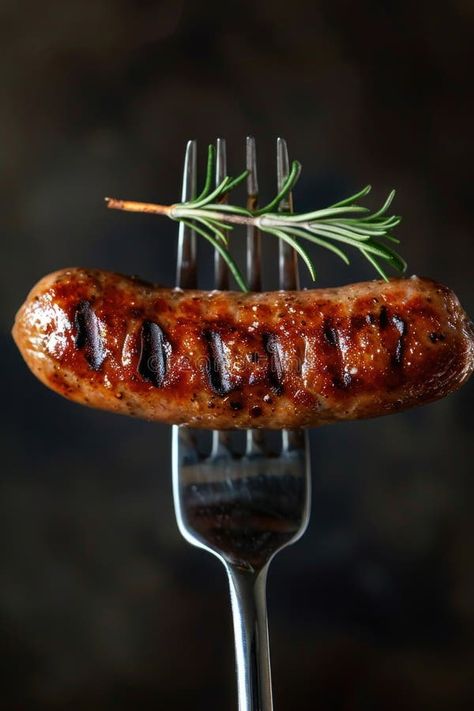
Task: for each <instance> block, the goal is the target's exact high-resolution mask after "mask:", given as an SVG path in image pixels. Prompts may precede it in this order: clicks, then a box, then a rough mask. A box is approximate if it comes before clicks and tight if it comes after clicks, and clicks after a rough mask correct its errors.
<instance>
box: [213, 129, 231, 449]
mask: <svg viewBox="0 0 474 711" xmlns="http://www.w3.org/2000/svg"><path fill="white" fill-rule="evenodd" d="M226 175H227V150H226V143H225V138H218V139H217V142H216V175H215V183H216V186H217V185H219V183H221V182H222V181H223V180H224V178H225V177H226ZM226 202H227V201H226ZM214 279H215V287H216V289H220V290H226V289H228V288H229V269H228V267H227V264H226V263H225V262H224V260H223V259H222V257H221V255H220V254H219V253H218V252H217V251H216V252H215V256H214ZM229 443H230V437H229V433H228V432H224V431H218V430H214V431H213V432H212V450H211V457H229V456H231V455H230V451H229Z"/></svg>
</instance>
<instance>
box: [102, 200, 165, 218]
mask: <svg viewBox="0 0 474 711" xmlns="http://www.w3.org/2000/svg"><path fill="white" fill-rule="evenodd" d="M105 202H106V203H107V207H108V208H110V209H111V210H125V212H148V213H150V214H153V215H167V216H171V215H170V213H171V209H172V207H173V206H172V205H155V204H154V203H152V202H135V201H134V200H117V199H116V198H109V197H107V198H105Z"/></svg>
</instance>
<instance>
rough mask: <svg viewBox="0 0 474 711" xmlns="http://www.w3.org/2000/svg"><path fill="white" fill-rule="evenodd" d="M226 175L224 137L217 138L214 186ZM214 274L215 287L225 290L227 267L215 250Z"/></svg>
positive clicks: (226, 287) (226, 285)
mask: <svg viewBox="0 0 474 711" xmlns="http://www.w3.org/2000/svg"><path fill="white" fill-rule="evenodd" d="M226 175H227V150H226V143H225V138H218V139H217V142H216V176H215V181H216V187H217V186H218V185H219V183H221V182H222V181H223V180H224V178H225V177H226ZM222 202H227V199H224V200H223V201H222ZM214 275H215V284H216V289H220V290H222V291H225V290H226V289H228V288H229V268H228V267H227V264H226V263H225V262H224V260H223V259H222V257H221V255H220V254H219V252H217V251H216V252H215V256H214Z"/></svg>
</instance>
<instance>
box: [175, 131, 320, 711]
mask: <svg viewBox="0 0 474 711" xmlns="http://www.w3.org/2000/svg"><path fill="white" fill-rule="evenodd" d="M246 156H247V168H248V169H249V171H250V173H249V177H248V180H247V196H248V198H247V199H248V205H249V206H251V207H255V206H256V204H257V199H258V184H257V170H256V149H255V140H254V139H253V138H251V137H249V138H247V152H246ZM216 162H217V169H216V182H220V181H221V180H222V178H223V177H224V175H225V174H226V172H227V171H226V154H225V142H224V141H223V140H222V139H219V140H218V141H217V161H216ZM288 166H289V161H288V152H287V148H286V143H285V141H284V140H282V139H278V143H277V174H278V187H280V186H281V184H282V182H283V180H284V178H285V177H286V175H287V174H288V169H289V167H288ZM195 187H196V143H195V142H194V141H190V142H189V143H188V145H187V148H186V155H185V161H184V178H183V191H182V199H183V200H188V199H190V198H191V197H192V196H193V195H194V194H195ZM290 208H291V198H290V202H288V203H286V204H285V205H282V206H281V207H280V209H290ZM247 247H248V250H247V254H248V264H247V272H248V279H249V283H250V286H251V288H252V289H253V290H260V288H261V273H260V271H261V270H260V264H261V258H260V235H258V234H255V232H254V231H253V230H252V228H249V231H248V234H247ZM217 256H219V255H217ZM215 271H216V282H217V287H218V288H220V289H222V288H228V275H227V273H226V270H225V269H224V265H223V264H222V262H221V261H220V258H219V259H216V264H215ZM279 274H280V287H281V288H282V289H295V288H298V275H297V269H296V260H295V255H294V253H293V250H292V249H291V248H288V247H287V245H286V244H280V245H279ZM177 284H178V286H181V287H182V288H191V287H195V286H196V243H195V235H194V234H193V233H192V231H191V230H190V229H189V228H187V227H186V226H183V225H180V233H179V243H178V266H177ZM195 434H196V433H194V432H193V431H192V430H190V429H188V428H186V427H177V426H174V427H173V433H172V462H173V496H174V505H175V511H176V518H177V522H178V527H179V530H180V531H181V533H182V535H183V536H184V538H185V539H186V540H187V541H189V542H190V543H192V544H193V545H195V546H198V547H199V548H204V549H205V550H207V551H209V552H210V553H213V554H214V555H215V556H217V557H218V558H219V560H220V561H221V562H222V563H223V564H224V566H225V569H226V571H227V575H228V579H229V585H230V596H231V603H232V614H233V623H234V637H235V653H236V666H237V686H238V705H239V711H271V710H272V709H273V702H272V686H271V671H270V654H269V643H268V624H267V609H266V579H267V572H268V567H269V564H270V561H271V560H272V558H273V556H274V555H275V554H276V553H277V552H278V551H279V550H281V549H282V548H283V547H285V546H287V545H289V544H290V543H293V542H294V541H296V540H297V539H298V538H300V536H301V535H302V534H303V533H304V531H305V529H306V526H307V523H308V519H309V500H310V471H309V452H308V438H307V434H306V433H305V432H303V431H302V430H291V431H288V430H284V431H283V433H282V444H281V451H280V453H279V454H278V455H274V454H271V453H270V452H269V451H268V449H267V447H266V446H265V437H264V435H263V433H262V432H261V431H257V430H248V431H247V437H246V451H245V454H244V455H243V456H241V457H239V456H238V455H237V454H235V452H234V451H233V449H232V446H231V437H230V435H229V433H227V432H217V431H214V432H213V435H212V438H213V440H212V449H211V454H210V455H209V456H203V455H202V454H201V453H200V452H199V450H198V448H197V444H196V438H195Z"/></svg>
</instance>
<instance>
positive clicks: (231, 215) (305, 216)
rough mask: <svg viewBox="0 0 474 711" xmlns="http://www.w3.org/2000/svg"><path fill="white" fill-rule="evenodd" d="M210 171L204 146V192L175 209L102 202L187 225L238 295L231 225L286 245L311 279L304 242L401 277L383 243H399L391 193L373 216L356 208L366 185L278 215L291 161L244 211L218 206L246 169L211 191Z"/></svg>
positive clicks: (292, 175)
mask: <svg viewBox="0 0 474 711" xmlns="http://www.w3.org/2000/svg"><path fill="white" fill-rule="evenodd" d="M214 169H215V149H214V147H213V146H209V152H208V158H207V171H206V179H205V183H204V188H203V190H202V192H201V193H200V194H199V195H198V197H196V198H194V199H193V200H189V201H188V202H184V203H176V204H174V205H156V204H154V203H142V202H133V201H129V200H116V199H114V198H106V202H107V206H108V207H110V208H113V209H117V210H127V211H130V212H149V213H153V214H157V215H167V216H168V217H170V218H171V219H173V220H177V221H180V222H183V223H184V224H187V225H189V226H190V227H192V228H193V229H195V230H196V232H197V233H198V234H199V235H201V236H202V237H204V238H205V239H207V240H208V241H209V242H210V243H211V244H212V245H213V246H214V247H215V249H217V250H218V251H219V253H220V254H221V255H222V257H223V259H224V260H225V261H226V263H227V264H228V266H229V269H230V271H231V273H232V275H233V276H234V279H235V281H236V282H237V284H238V285H239V287H240V288H241V289H242V290H243V291H247V285H246V283H245V279H244V277H243V276H242V273H241V271H240V270H239V267H238V265H237V264H236V262H235V261H234V259H233V257H232V255H231V253H230V251H229V248H228V239H227V232H228V231H229V230H232V229H233V228H234V226H235V225H254V226H255V227H256V228H258V229H259V230H260V231H261V232H265V233H267V234H269V235H273V236H275V237H278V238H279V239H282V240H284V241H286V242H287V243H288V244H290V245H291V246H292V247H293V248H294V249H295V250H296V251H297V253H298V254H299V256H300V257H301V258H302V260H303V261H304V262H305V264H306V266H307V268H308V270H309V272H310V274H311V277H312V279H313V280H315V279H316V270H315V268H314V264H313V262H312V259H311V257H310V256H309V254H308V252H307V251H306V248H305V247H304V243H305V242H312V243H313V244H316V245H318V246H319V247H324V248H325V249H327V250H329V251H331V252H333V253H334V254H336V255H337V256H338V257H340V259H342V260H343V261H344V262H345V263H346V264H349V258H348V257H347V255H346V253H345V252H344V251H343V249H342V248H341V246H340V245H348V246H350V247H353V248H355V249H356V250H358V251H359V252H360V253H361V254H362V255H363V256H364V257H365V258H366V259H367V260H368V261H369V262H370V264H372V266H373V267H374V268H375V269H376V271H377V272H378V273H379V274H380V276H381V277H382V278H383V279H385V280H386V281H388V276H387V274H386V272H385V268H384V267H385V265H386V264H387V265H389V266H390V267H393V268H394V269H395V270H396V271H398V272H401V273H403V272H404V271H405V270H406V266H407V265H406V262H405V260H404V259H403V258H402V257H401V256H400V255H399V254H398V253H397V252H395V251H394V250H393V249H392V248H391V247H389V246H388V244H387V241H389V242H395V243H397V244H398V242H399V240H398V239H396V238H395V237H394V236H393V235H392V234H391V230H393V229H394V227H396V226H397V225H398V224H399V223H400V220H401V218H400V217H398V216H396V215H392V216H387V214H386V213H387V210H388V208H389V207H390V205H391V203H392V200H393V198H394V196H395V191H394V190H392V191H391V193H390V194H389V195H388V197H387V199H386V200H385V202H384V204H383V205H382V207H381V208H380V209H379V210H377V211H376V212H372V213H371V212H370V210H369V209H368V208H366V207H363V206H361V205H359V204H357V201H358V200H360V199H361V198H364V197H365V196H366V195H367V194H368V193H369V192H370V189H371V188H370V185H367V186H366V187H365V188H363V189H362V190H360V191H359V192H358V193H356V194H355V195H351V196H350V197H348V198H345V199H344V200H341V201H340V202H337V203H335V204H334V205H330V206H329V207H327V208H324V209H320V210H313V211H311V212H305V213H302V214H295V213H291V214H290V213H286V212H277V210H278V205H279V204H280V202H281V201H282V200H284V198H285V197H287V195H288V194H289V193H290V192H291V190H293V188H294V186H295V184H296V182H297V180H298V178H299V175H300V172H301V165H300V164H299V163H298V162H297V161H294V162H293V163H292V166H291V170H290V172H289V174H288V177H287V179H286V180H285V182H284V184H283V186H282V188H281V190H280V192H279V193H278V194H277V195H275V197H274V198H273V200H271V201H270V202H269V203H268V204H267V205H265V206H264V207H262V208H260V209H258V210H247V209H246V208H244V207H239V206H237V205H231V204H223V203H222V202H221V201H222V200H223V198H225V197H226V196H227V195H228V194H229V193H230V191H231V190H233V189H234V188H236V187H237V186H238V185H240V184H241V183H242V182H243V181H244V180H245V179H246V178H247V175H248V171H247V170H245V171H244V172H243V173H241V174H240V175H238V176H237V177H236V178H232V177H230V176H226V177H225V178H224V180H223V181H222V182H221V183H220V185H218V186H217V187H216V188H214V189H213V188H212V179H213V175H214ZM334 243H336V244H334Z"/></svg>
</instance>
